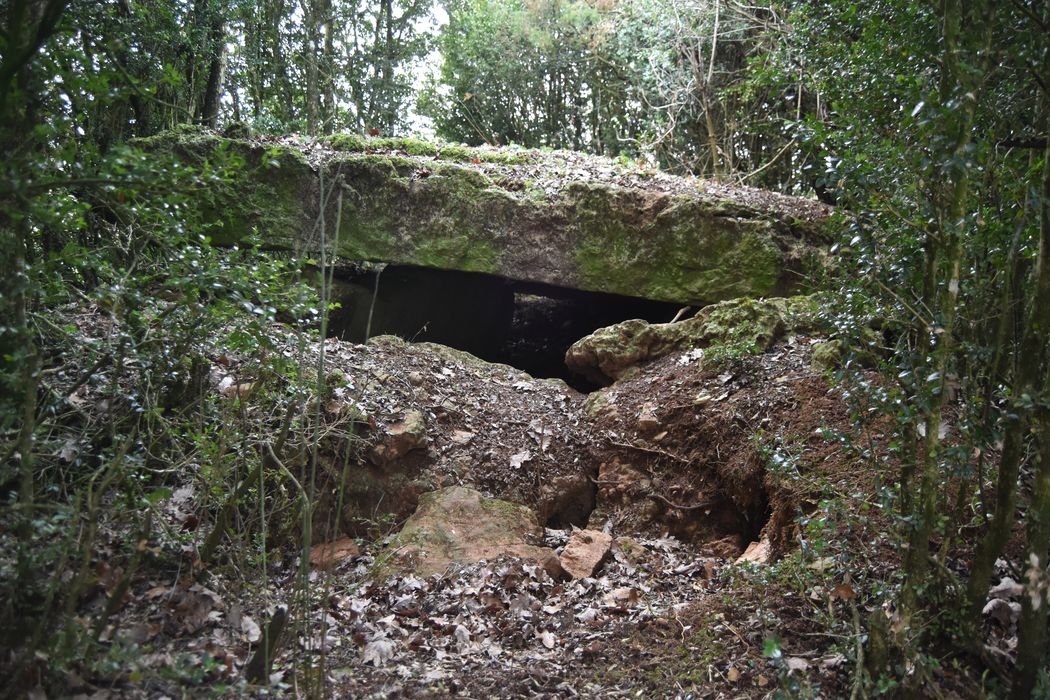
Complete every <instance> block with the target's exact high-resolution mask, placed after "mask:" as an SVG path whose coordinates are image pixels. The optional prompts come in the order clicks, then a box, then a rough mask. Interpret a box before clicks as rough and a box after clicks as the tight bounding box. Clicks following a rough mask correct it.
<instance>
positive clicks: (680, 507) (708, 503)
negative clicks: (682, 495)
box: [646, 491, 715, 510]
mask: <svg viewBox="0 0 1050 700" xmlns="http://www.w3.org/2000/svg"><path fill="white" fill-rule="evenodd" d="M646 496H648V497H650V498H655V499H656V500H658V501H663V502H664V503H666V504H667V505H669V506H671V507H672V508H674V509H675V510H700V509H701V508H710V507H711V506H713V505H714V504H715V502H714V501H701V502H699V503H694V504H693V505H689V506H683V505H679V504H677V503H674V502H673V501H670V500H668V499H667V497H666V496H664V495H662V494H659V493H657V492H656V491H650V492H649V493H647V494H646Z"/></svg>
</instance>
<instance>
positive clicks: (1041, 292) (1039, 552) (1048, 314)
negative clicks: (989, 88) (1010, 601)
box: [1010, 3, 1050, 700]
mask: <svg viewBox="0 0 1050 700" xmlns="http://www.w3.org/2000/svg"><path fill="white" fill-rule="evenodd" d="M1048 6H1050V3H1048ZM1048 9H1050V8H1048ZM1046 69H1050V56H1048V57H1047V59H1046V60H1045V61H1044V70H1046ZM1043 110H1044V114H1043V116H1044V124H1046V125H1048V126H1050V94H1048V93H1047V92H1045V91H1044V93H1043ZM1041 195H1042V196H1041V201H1040V203H1039V205H1040V206H1039V262H1038V267H1037V273H1036V279H1038V285H1039V286H1038V290H1037V292H1036V301H1035V304H1034V307H1035V313H1034V314H1033V316H1035V315H1037V318H1038V326H1037V327H1036V328H1034V329H1032V335H1033V336H1037V338H1038V341H1037V342H1038V343H1039V344H1042V343H1043V342H1045V340H1046V338H1047V333H1048V332H1050V311H1047V310H1046V306H1047V304H1048V303H1050V139H1047V145H1046V149H1045V152H1044V154H1043V179H1042V193H1041ZM1026 330H1027V329H1026ZM1039 349H1040V350H1042V348H1041V347H1040V348H1039ZM1026 359H1027V362H1026V363H1025V364H1024V365H1022V366H1027V365H1028V364H1029V363H1030V364H1033V365H1034V364H1036V359H1037V356H1027V358H1026ZM1038 359H1041V360H1042V364H1043V367H1044V373H1045V376H1044V379H1043V387H1042V388H1043V397H1044V399H1045V397H1046V396H1047V395H1048V393H1050V358H1047V357H1045V356H1039V357H1038ZM1037 410H1038V413H1037V414H1036V421H1035V430H1036V436H1037V438H1038V440H1039V445H1040V450H1039V466H1038V468H1037V470H1036V475H1035V485H1034V488H1033V493H1032V503H1031V506H1030V507H1029V509H1028V548H1027V554H1028V557H1027V559H1028V561H1027V562H1026V564H1027V565H1028V566H1029V567H1030V570H1031V571H1033V572H1034V573H1035V574H1036V575H1037V577H1038V576H1045V575H1046V574H1045V572H1046V570H1047V560H1048V559H1050V408H1047V406H1046V404H1045V401H1044V402H1043V403H1042V404H1041V405H1040V408H1038V409H1037ZM1010 515H1011V516H1012V515H1013V511H1012V509H1011V512H1010ZM1011 519H1012V517H1011ZM1037 580H1038V578H1037ZM1026 593H1027V594H1028V595H1025V596H1024V597H1023V598H1022V600H1021V619H1020V623H1019V625H1018V631H1019V635H1018V643H1017V668H1016V671H1015V673H1014V683H1013V687H1012V688H1011V689H1010V697H1011V698H1012V699H1013V700H1022V698H1027V697H1029V696H1030V695H1031V694H1032V690H1033V689H1034V688H1035V683H1036V679H1037V677H1038V675H1039V669H1040V667H1041V666H1042V665H1043V663H1044V662H1045V660H1046V641H1047V640H1046V636H1047V630H1046V624H1047V607H1050V599H1048V597H1047V594H1046V593H1041V592H1038V591H1032V590H1031V589H1030V588H1029V589H1028V590H1026ZM1033 594H1035V595H1042V600H1041V601H1040V604H1039V605H1038V606H1037V605H1033V602H1034V601H1033V600H1032V595H1033Z"/></svg>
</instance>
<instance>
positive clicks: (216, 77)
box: [199, 6, 226, 129]
mask: <svg viewBox="0 0 1050 700" xmlns="http://www.w3.org/2000/svg"><path fill="white" fill-rule="evenodd" d="M225 29H226V17H225V12H224V11H222V10H220V9H218V8H216V7H214V6H212V8H211V17H210V18H209V22H208V79H207V80H206V81H205V84H204V95H203V97H202V98H201V101H200V104H201V110H200V119H199V121H200V123H201V124H203V125H204V126H207V127H209V128H211V129H214V128H216V127H217V126H218V125H219V105H220V98H221V97H222V82H223V76H224V75H225V74H226V38H225V36H224V33H225Z"/></svg>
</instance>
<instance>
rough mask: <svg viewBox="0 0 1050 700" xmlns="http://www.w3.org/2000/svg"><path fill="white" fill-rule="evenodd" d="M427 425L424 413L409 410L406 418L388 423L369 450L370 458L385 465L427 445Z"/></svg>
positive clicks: (378, 463)
mask: <svg viewBox="0 0 1050 700" xmlns="http://www.w3.org/2000/svg"><path fill="white" fill-rule="evenodd" d="M426 444H427V426H426V421H425V420H424V419H423V414H422V413H421V412H419V411H408V412H407V413H406V414H405V418H404V420H402V421H401V422H399V423H394V424H393V425H388V426H386V428H385V429H384V431H383V434H382V436H381V437H380V439H379V443H378V444H376V445H374V446H373V447H372V449H371V451H370V452H369V458H370V459H371V461H372V462H373V463H375V464H377V465H384V464H389V463H390V462H393V461H394V460H397V459H400V458H401V457H404V456H405V455H406V454H408V453H409V452H411V451H412V450H415V449H419V448H421V447H426Z"/></svg>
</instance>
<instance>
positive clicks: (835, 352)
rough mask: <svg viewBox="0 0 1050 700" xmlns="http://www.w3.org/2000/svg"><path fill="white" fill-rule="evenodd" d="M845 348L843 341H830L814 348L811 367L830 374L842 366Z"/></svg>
mask: <svg viewBox="0 0 1050 700" xmlns="http://www.w3.org/2000/svg"><path fill="white" fill-rule="evenodd" d="M843 352H844V351H843V347H842V341H841V340H829V341H827V342H825V343H817V344H816V345H814V346H813V356H812V357H811V358H810V361H809V364H810V366H811V367H812V368H813V369H815V370H816V371H818V372H830V371H832V370H836V369H838V368H839V367H841V366H842V355H843Z"/></svg>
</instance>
